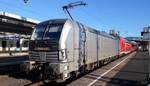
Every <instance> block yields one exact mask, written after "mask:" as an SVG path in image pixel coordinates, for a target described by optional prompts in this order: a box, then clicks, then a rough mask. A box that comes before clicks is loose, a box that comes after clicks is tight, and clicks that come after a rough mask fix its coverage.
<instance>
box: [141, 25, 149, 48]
mask: <svg viewBox="0 0 150 86" xmlns="http://www.w3.org/2000/svg"><path fill="white" fill-rule="evenodd" d="M141 35H142V38H143V40H144V41H145V42H146V43H145V45H144V47H143V48H144V50H149V51H150V26H148V27H144V29H143V31H142V32H141Z"/></svg>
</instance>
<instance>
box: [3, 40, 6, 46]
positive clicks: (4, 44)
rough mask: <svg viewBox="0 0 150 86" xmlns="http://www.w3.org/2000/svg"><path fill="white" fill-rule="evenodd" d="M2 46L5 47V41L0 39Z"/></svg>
mask: <svg viewBox="0 0 150 86" xmlns="http://www.w3.org/2000/svg"><path fill="white" fill-rule="evenodd" d="M2 48H6V41H4V40H3V41H2Z"/></svg>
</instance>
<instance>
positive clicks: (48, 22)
mask: <svg viewBox="0 0 150 86" xmlns="http://www.w3.org/2000/svg"><path fill="white" fill-rule="evenodd" d="M66 21H67V19H51V20H46V21H43V22H41V23H39V24H50V23H65V22H66Z"/></svg>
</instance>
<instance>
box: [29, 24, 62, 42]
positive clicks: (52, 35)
mask: <svg viewBox="0 0 150 86" xmlns="http://www.w3.org/2000/svg"><path fill="white" fill-rule="evenodd" d="M63 25H64V24H47V25H45V24H40V25H37V26H36V28H35V30H34V32H33V34H32V36H31V40H41V39H45V40H46V39H48V40H59V38H60V34H61V31H62V28H63Z"/></svg>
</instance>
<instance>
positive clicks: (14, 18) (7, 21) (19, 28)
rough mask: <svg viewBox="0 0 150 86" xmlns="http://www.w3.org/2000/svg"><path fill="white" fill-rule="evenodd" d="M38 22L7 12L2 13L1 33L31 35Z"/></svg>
mask: <svg viewBox="0 0 150 86" xmlns="http://www.w3.org/2000/svg"><path fill="white" fill-rule="evenodd" d="M37 23H39V21H37V20H33V19H30V18H26V17H22V16H19V15H15V14H12V13H7V12H0V32H9V33H17V34H31V32H32V30H33V29H34V26H35V25H36V24H37Z"/></svg>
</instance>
